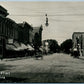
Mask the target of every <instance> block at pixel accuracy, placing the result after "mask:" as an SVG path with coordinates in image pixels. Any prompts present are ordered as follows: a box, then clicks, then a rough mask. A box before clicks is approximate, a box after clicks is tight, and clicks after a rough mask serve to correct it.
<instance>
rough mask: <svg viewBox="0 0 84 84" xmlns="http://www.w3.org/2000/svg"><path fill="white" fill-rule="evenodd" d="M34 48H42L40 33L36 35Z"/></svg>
mask: <svg viewBox="0 0 84 84" xmlns="http://www.w3.org/2000/svg"><path fill="white" fill-rule="evenodd" d="M33 44H34V48H35V49H38V48H39V47H40V46H41V41H40V38H39V34H38V33H35V36H34V43H33Z"/></svg>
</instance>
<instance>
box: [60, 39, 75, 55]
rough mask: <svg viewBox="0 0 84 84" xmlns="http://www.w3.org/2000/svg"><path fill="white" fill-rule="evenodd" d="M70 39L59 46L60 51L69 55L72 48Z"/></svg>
mask: <svg viewBox="0 0 84 84" xmlns="http://www.w3.org/2000/svg"><path fill="white" fill-rule="evenodd" d="M72 45H73V43H72V39H67V40H65V41H64V42H63V43H62V44H61V46H60V47H61V50H62V51H63V52H65V53H68V54H69V53H70V49H71V48H72Z"/></svg>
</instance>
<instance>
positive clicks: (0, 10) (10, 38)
mask: <svg viewBox="0 0 84 84" xmlns="http://www.w3.org/2000/svg"><path fill="white" fill-rule="evenodd" d="M8 15H9V13H8V11H7V10H6V9H5V8H4V7H2V6H0V51H1V52H0V56H4V54H5V49H6V45H7V44H15V43H18V44H20V43H23V44H25V45H27V44H29V45H31V46H33V47H35V48H37V47H40V46H41V40H42V30H43V27H42V25H41V26H39V27H32V26H31V25H30V24H28V23H27V22H23V23H16V22H15V21H14V20H12V19H10V18H7V16H8ZM38 42H39V43H38Z"/></svg>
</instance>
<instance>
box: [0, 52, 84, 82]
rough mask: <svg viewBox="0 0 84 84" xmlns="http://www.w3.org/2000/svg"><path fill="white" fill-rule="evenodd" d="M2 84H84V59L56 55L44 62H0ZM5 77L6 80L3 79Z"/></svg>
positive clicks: (31, 59) (11, 60)
mask: <svg viewBox="0 0 84 84" xmlns="http://www.w3.org/2000/svg"><path fill="white" fill-rule="evenodd" d="M0 75H1V77H2V78H0V80H1V82H42V83H43V82H44V83H46V82H47V83H48V82H49V83H50V82H52V83H54V82H69V83H70V82H84V57H82V56H81V57H80V58H79V59H77V58H73V57H71V56H70V55H67V54H62V53H55V54H51V55H44V57H43V60H41V59H38V60H36V59H35V58H31V57H22V58H20V57H18V58H11V59H3V60H2V61H1V60H0ZM3 77H5V78H3Z"/></svg>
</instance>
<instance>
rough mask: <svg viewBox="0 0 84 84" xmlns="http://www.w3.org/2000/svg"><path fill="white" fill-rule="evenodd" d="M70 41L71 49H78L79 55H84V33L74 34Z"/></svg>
mask: <svg viewBox="0 0 84 84" xmlns="http://www.w3.org/2000/svg"><path fill="white" fill-rule="evenodd" d="M72 41H73V49H74V48H77V47H79V50H80V53H81V54H82V55H84V32H74V33H73V35H72Z"/></svg>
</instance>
